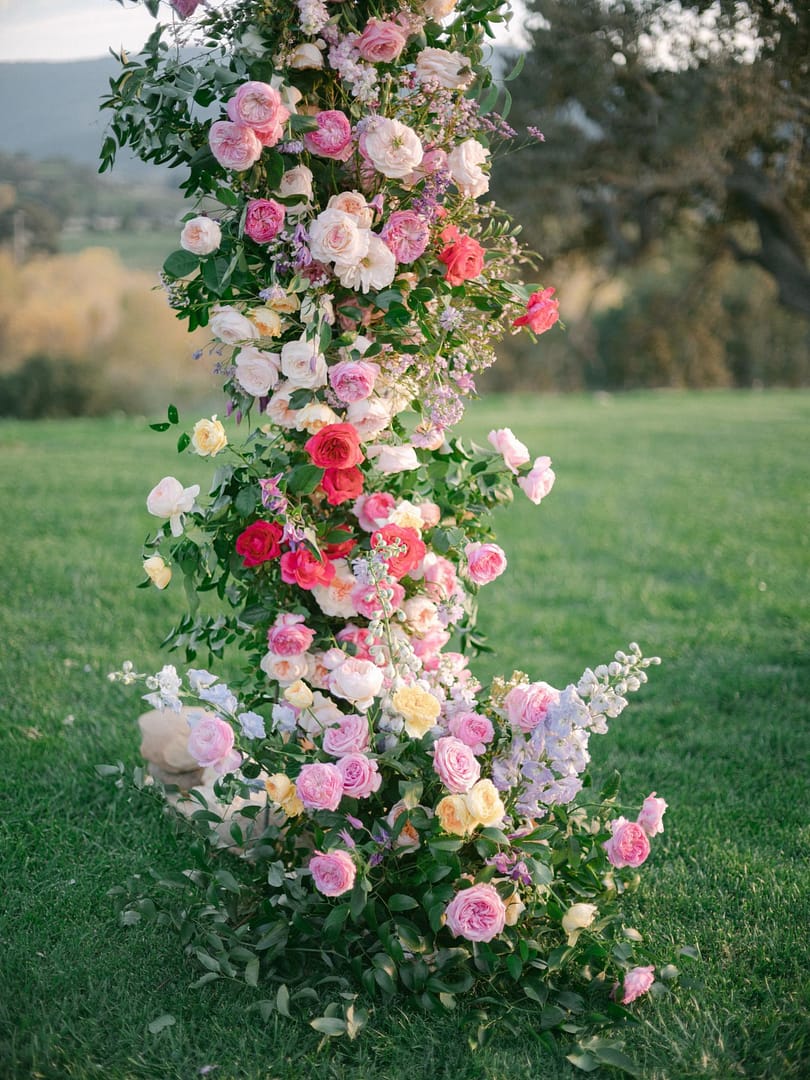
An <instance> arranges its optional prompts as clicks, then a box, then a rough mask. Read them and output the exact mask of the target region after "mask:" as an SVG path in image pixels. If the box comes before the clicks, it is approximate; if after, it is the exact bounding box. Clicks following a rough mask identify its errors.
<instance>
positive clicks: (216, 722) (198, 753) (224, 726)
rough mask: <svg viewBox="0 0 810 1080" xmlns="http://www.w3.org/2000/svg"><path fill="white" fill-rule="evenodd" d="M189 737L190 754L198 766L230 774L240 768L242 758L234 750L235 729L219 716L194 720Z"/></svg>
mask: <svg viewBox="0 0 810 1080" xmlns="http://www.w3.org/2000/svg"><path fill="white" fill-rule="evenodd" d="M192 725H193V726H192V728H191V732H190V734H189V737H188V752H189V753H190V754H191V756H192V757H193V758H194V760H195V761H196V762H197V764H198V765H202V767H203V768H206V769H214V770H215V771H216V772H217V773H219V774H220V775H222V774H223V773H226V772H230V771H231V769H235V768H237V767H238V765H239V762H240V761H241V758H240V756H239V754H238V752H237V751H235V750H234V748H233V728H232V727H231V725H230V724H229V723H228V722H227V721H225V720H223V719H221V717H219V716H203V717H202V718H201V719H199V720H196V721H194V720H192Z"/></svg>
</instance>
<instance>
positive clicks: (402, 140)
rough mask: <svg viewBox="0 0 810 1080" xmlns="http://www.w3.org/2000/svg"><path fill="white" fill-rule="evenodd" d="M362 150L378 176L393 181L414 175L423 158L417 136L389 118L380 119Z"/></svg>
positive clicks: (370, 132) (368, 133)
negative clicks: (379, 174) (410, 174)
mask: <svg viewBox="0 0 810 1080" xmlns="http://www.w3.org/2000/svg"><path fill="white" fill-rule="evenodd" d="M363 148H364V150H365V153H366V156H367V157H368V159H369V161H370V162H371V164H372V165H373V166H374V168H375V169H376V170H377V172H380V173H382V174H383V176H388V177H390V178H391V179H394V180H396V179H401V178H402V177H404V176H407V175H408V174H409V173H412V172H413V171H414V169H415V168H416V167H417V165H419V164H420V163H421V161H422V158H423V157H424V150H423V148H422V143H421V141H420V139H419V136H418V135H417V134H416V132H415V131H414V130H413V129H412V128H409V127H408V126H407V124H403V123H402V122H401V121H400V120H391V119H389V118H387V117H381V118H380V119H378V120H377V121H376V123H375V124H374V125H373V127H371V129H370V130H369V131H367V132H366V135H365V142H364V147H363Z"/></svg>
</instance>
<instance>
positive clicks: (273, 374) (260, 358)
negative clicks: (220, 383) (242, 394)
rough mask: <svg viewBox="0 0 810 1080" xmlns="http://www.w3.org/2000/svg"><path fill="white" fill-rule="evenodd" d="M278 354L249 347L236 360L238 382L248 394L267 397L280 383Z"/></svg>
mask: <svg viewBox="0 0 810 1080" xmlns="http://www.w3.org/2000/svg"><path fill="white" fill-rule="evenodd" d="M279 360H280V357H279V355H278V353H268V352H262V350H261V349H257V348H256V347H255V346H253V345H247V346H246V347H245V348H243V349H242V350H241V352H240V353H239V355H238V356H237V358H236V381H237V382H238V383H239V385H240V386H241V387H242V389H243V390H244V391H246V393H248V394H253V396H254V397H265V396H266V395H267V394H268V393H269V391H270V390H272V389H273V387H274V386H275V385H276V383H277V382H278V365H279Z"/></svg>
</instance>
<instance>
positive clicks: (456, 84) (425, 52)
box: [416, 49, 475, 90]
mask: <svg viewBox="0 0 810 1080" xmlns="http://www.w3.org/2000/svg"><path fill="white" fill-rule="evenodd" d="M416 77H417V79H418V80H419V82H421V83H436V84H438V85H439V86H441V87H442V88H443V89H444V90H466V89H467V87H468V86H470V85H471V84H472V83H473V82H474V81H475V74H474V72H473V71H472V69H471V67H470V61H469V60H468V59H467V57H466V56H464V54H463V53H459V52H448V51H447V49H422V51H421V52H420V53H419V55H418V56H417V58H416Z"/></svg>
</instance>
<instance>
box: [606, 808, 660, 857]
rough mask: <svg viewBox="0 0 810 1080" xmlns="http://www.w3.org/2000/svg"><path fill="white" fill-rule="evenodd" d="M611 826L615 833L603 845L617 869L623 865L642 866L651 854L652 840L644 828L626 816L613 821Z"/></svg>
mask: <svg viewBox="0 0 810 1080" xmlns="http://www.w3.org/2000/svg"><path fill="white" fill-rule="evenodd" d="M610 828H611V831H612V833H613V835H612V836H611V838H610V840H608V841H607V842H606V843H604V844H603V845H602V847H603V848H604V849H605V851H606V852H607V857H608V859H609V860H610V862H611V864H612V865H613V866H615V867H616V869H617V870H620V869H621V868H622V867H623V866H632V867H636V866H641V864H642V863H643V862H645V861H646V859H647V856H648V855H649V854H650V841H649V839H648V837H647V834H646V832H645V831H644V829H643V828H642V827H641V826H640V825H639V824H637V823H636V822H635V821H628V820H627V818H624V817H620V818H617V819H616V820H615V821H612V822H611V824H610Z"/></svg>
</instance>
